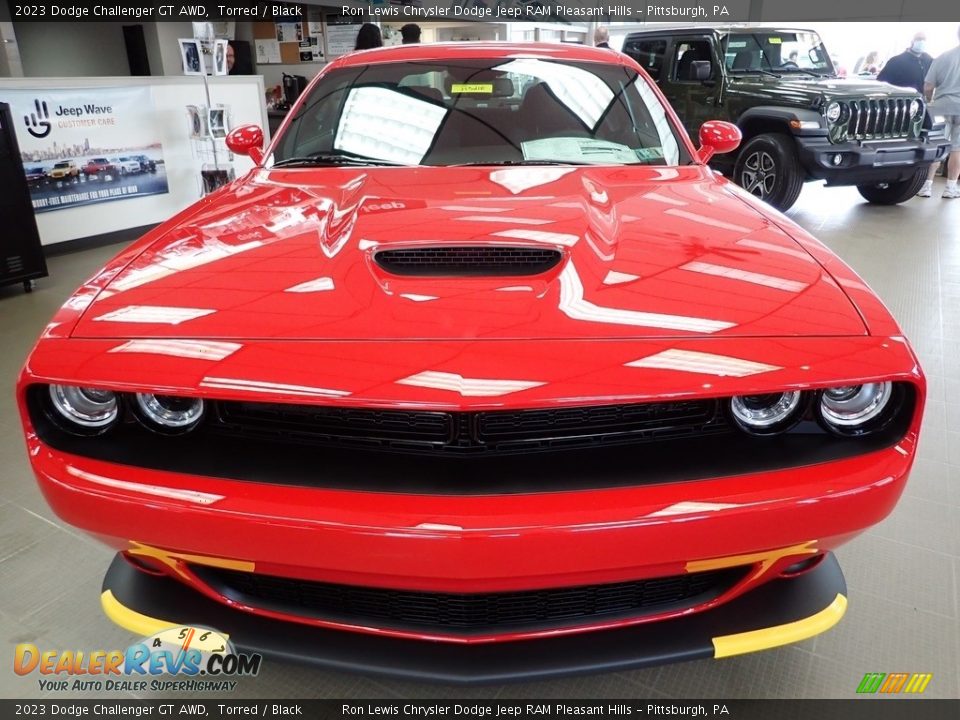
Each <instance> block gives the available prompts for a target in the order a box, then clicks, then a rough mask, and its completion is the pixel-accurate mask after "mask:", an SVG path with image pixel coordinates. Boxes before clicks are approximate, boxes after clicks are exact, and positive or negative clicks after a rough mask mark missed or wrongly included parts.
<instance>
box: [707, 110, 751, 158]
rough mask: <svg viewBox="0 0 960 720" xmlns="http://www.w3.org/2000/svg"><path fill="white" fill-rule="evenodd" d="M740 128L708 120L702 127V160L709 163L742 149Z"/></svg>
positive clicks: (719, 121)
mask: <svg viewBox="0 0 960 720" xmlns="http://www.w3.org/2000/svg"><path fill="white" fill-rule="evenodd" d="M742 139H743V136H742V135H741V134H740V128H738V127H737V126H736V125H734V124H733V123H728V122H724V121H723V120H707V121H706V122H705V123H704V124H703V125H701V126H700V160H701V161H702V162H704V163H706V162H709V160H710V158H712V157H713V156H714V155H715V154H716V155H723V154H724V153H728V152H733V151H734V150H736V149H737V148H738V147H740V140H742Z"/></svg>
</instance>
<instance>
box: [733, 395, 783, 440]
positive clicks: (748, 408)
mask: <svg viewBox="0 0 960 720" xmlns="http://www.w3.org/2000/svg"><path fill="white" fill-rule="evenodd" d="M799 407H800V391H799V390H793V391H790V392H780V393H766V394H764V395H737V396H736V397H734V398H731V400H730V412H731V413H732V414H733V417H734V419H735V420H736V421H737V423H738V424H739V425H740V427H742V428H743V429H744V430H746V431H748V432H751V433H755V434H759V435H765V434H770V433H775V432H780V431H781V430H785V429H786V427H787V426H788V425H789V424H790V423H791V422H792V421H793V420H794V419H795V418H796V417H797V412H796V411H797V409H798V408H799Z"/></svg>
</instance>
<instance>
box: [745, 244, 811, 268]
mask: <svg viewBox="0 0 960 720" xmlns="http://www.w3.org/2000/svg"><path fill="white" fill-rule="evenodd" d="M737 245H741V246H742V247H748V248H753V249H754V250H765V251H767V252H775V253H780V254H781V255H789V256H790V257H795V258H797V259H798V260H805V261H807V262H810V263H813V262H816V260H814V259H813V258H812V257H810V255H809V254H808V253H806V252H804V251H803V250H800V249H798V248H789V247H783V246H782V245H777V244H775V243H769V242H764V241H763V240H754V239H752V238H743V239H742V240H737Z"/></svg>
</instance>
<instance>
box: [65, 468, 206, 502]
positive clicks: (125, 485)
mask: <svg viewBox="0 0 960 720" xmlns="http://www.w3.org/2000/svg"><path fill="white" fill-rule="evenodd" d="M67 473H68V474H70V475H73V476H74V477H76V478H80V479H81V480H86V481H87V482H91V483H95V484H97V485H103V486H105V487H109V488H115V489H117V490H128V491H130V492H135V493H143V494H145V495H155V496H157V497H165V498H170V499H171V500H184V501H186V502H192V503H196V504H197V505H212V504H213V503H215V502H219V501H220V500H223V498H224V496H223V495H214V494H213V493H205V492H200V491H199V490H182V489H180V488H171V487H163V486H161V485H146V484H144V483H137V482H130V481H129V480H117V479H116V478H109V477H104V476H103V475H96V474H95V473H91V472H87V471H86V470H81V469H80V468H78V467H74V466H73V465H67Z"/></svg>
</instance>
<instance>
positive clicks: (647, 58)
mask: <svg viewBox="0 0 960 720" xmlns="http://www.w3.org/2000/svg"><path fill="white" fill-rule="evenodd" d="M666 51H667V41H666V40H664V39H652V40H634V41H633V42H630V43H627V45H626V47H624V48H623V52H624V53H626V54H627V55H629V56H630V57H632V58H633V59H634V60H636V61H637V64H638V65H640V67H642V68H643V69H644V70H646V71H647V73H648V74H649V75H650V77H652V78H653V79H654V80H659V79H660V71H661V70H662V69H663V55H664V53H665V52H666Z"/></svg>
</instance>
